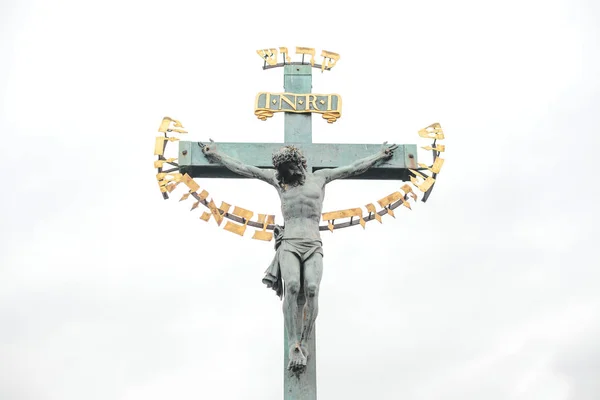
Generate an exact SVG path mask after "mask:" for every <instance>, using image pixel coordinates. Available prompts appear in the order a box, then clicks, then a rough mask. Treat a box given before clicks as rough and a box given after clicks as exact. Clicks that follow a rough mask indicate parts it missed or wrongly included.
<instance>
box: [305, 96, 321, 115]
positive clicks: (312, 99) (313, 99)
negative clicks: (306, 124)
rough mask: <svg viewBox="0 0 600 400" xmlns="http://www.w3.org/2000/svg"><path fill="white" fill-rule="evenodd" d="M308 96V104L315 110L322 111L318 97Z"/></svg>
mask: <svg viewBox="0 0 600 400" xmlns="http://www.w3.org/2000/svg"><path fill="white" fill-rule="evenodd" d="M307 96H308V101H307V102H306V103H307V104H310V105H312V107H313V110H316V111H321V110H319V107H317V96H316V95H314V94H309V95H307ZM307 107H308V106H307ZM307 109H308V108H307Z"/></svg>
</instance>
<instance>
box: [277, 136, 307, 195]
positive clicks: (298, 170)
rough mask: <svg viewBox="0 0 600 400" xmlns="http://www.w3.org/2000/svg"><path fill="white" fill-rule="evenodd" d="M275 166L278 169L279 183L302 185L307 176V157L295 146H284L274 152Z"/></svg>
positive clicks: (282, 184) (281, 184)
mask: <svg viewBox="0 0 600 400" xmlns="http://www.w3.org/2000/svg"><path fill="white" fill-rule="evenodd" d="M273 166H274V167H275V169H276V170H277V180H278V181H279V185H280V186H282V187H284V185H292V186H296V185H302V184H303V183H304V179H305V177H306V158H304V156H303V155H302V153H301V152H300V150H299V149H297V148H296V147H294V146H285V147H282V148H281V149H280V150H279V151H278V152H277V153H275V154H273Z"/></svg>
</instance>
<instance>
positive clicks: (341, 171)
mask: <svg viewBox="0 0 600 400" xmlns="http://www.w3.org/2000/svg"><path fill="white" fill-rule="evenodd" d="M397 148H398V145H397V144H392V145H388V144H387V142H385V143H384V144H383V147H382V149H381V151H380V152H378V153H376V154H373V155H372V156H369V157H365V158H361V159H360V160H358V161H355V162H353V163H352V164H350V165H346V166H343V167H338V168H331V169H320V170H318V171H316V172H315V175H320V176H323V177H324V178H325V183H329V182H331V181H334V180H336V179H344V178H350V177H351V176H355V175H360V174H362V173H364V172H366V171H367V170H368V169H369V168H371V167H373V166H375V164H377V163H378V162H379V161H381V160H388V159H390V158H391V157H392V155H393V154H394V150H396V149H397Z"/></svg>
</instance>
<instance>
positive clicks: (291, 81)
mask: <svg viewBox="0 0 600 400" xmlns="http://www.w3.org/2000/svg"><path fill="white" fill-rule="evenodd" d="M283 88H284V91H285V92H286V93H300V94H301V93H310V92H311V89H312V67H311V65H286V66H285V67H284V72H283ZM284 142H285V144H286V145H289V144H298V145H299V147H301V146H302V144H311V143H312V114H310V113H306V114H300V113H285V115H284ZM310 168H311V166H308V169H309V170H310ZM305 303H306V298H305V296H304V283H303V282H302V285H301V287H300V293H299V294H298V310H302V309H303V308H304V304H305ZM302 314H303V313H302V312H299V313H298V318H297V321H296V326H297V327H298V332H297V334H298V335H300V330H301V329H302V317H301V316H302ZM283 333H284V334H283V337H284V341H283V354H284V357H283V371H284V372H283V374H284V378H283V390H284V397H283V398H284V400H316V399H317V362H316V343H315V336H316V326H315V328H314V329H313V334H312V337H311V338H310V339H309V341H308V352H309V353H310V356H309V358H308V362H307V365H306V370H305V371H304V372H303V373H302V374H299V375H298V374H296V373H294V372H293V371H290V370H288V369H287V365H288V362H289V358H288V350H289V343H288V336H287V332H286V330H285V324H284V328H283Z"/></svg>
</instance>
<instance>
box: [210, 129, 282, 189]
mask: <svg viewBox="0 0 600 400" xmlns="http://www.w3.org/2000/svg"><path fill="white" fill-rule="evenodd" d="M202 152H203V153H204V155H205V156H206V157H207V158H209V159H210V160H214V161H216V162H218V163H219V164H222V165H224V166H225V167H226V168H227V169H229V170H231V171H233V172H235V173H236V174H238V175H241V176H245V177H246V178H256V179H260V180H261V181H265V182H267V183H269V184H271V185H274V186H277V182H276V181H275V170H274V169H262V168H258V167H255V166H253V165H247V164H244V163H243V162H241V161H239V160H236V159H235V158H233V157H230V156H228V155H227V154H223V153H221V152H219V151H218V149H217V145H216V144H215V142H213V141H212V140H211V141H210V143H209V144H204V147H202Z"/></svg>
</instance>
